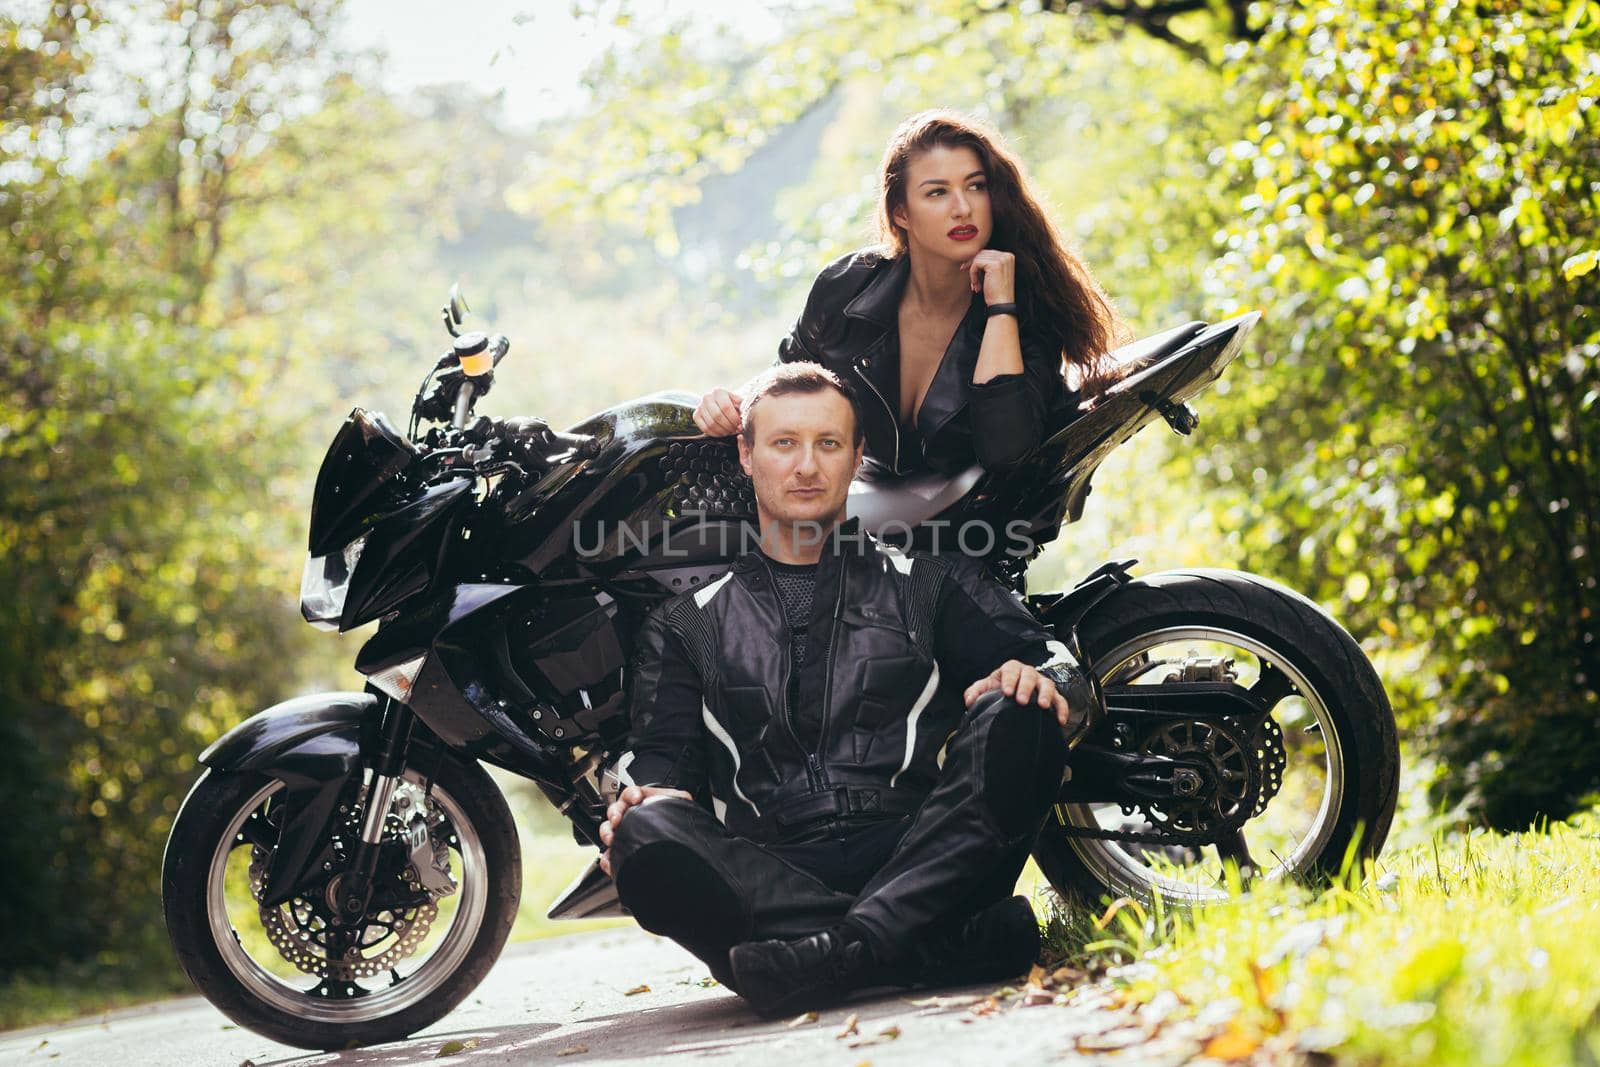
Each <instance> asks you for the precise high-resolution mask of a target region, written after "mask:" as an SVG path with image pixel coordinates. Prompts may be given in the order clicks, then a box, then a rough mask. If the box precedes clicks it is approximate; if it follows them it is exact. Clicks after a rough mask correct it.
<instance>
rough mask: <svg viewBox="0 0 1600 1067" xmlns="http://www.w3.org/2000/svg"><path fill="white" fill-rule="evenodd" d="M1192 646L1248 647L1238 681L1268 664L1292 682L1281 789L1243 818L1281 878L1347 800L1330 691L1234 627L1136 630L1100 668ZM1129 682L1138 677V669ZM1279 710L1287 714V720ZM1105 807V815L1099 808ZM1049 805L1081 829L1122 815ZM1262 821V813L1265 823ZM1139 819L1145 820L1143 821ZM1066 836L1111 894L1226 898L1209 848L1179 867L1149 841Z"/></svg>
mask: <svg viewBox="0 0 1600 1067" xmlns="http://www.w3.org/2000/svg"><path fill="white" fill-rule="evenodd" d="M1174 646H1176V647H1174ZM1195 646H1206V647H1204V648H1203V653H1204V654H1206V655H1215V654H1217V653H1218V651H1219V648H1218V646H1220V647H1221V648H1223V649H1226V650H1228V651H1229V652H1242V653H1245V654H1246V656H1245V657H1239V668H1240V670H1239V673H1240V684H1241V685H1244V684H1246V682H1247V681H1251V682H1253V681H1255V680H1259V678H1260V674H1261V671H1262V669H1263V667H1264V665H1266V664H1270V665H1271V666H1272V667H1273V668H1276V669H1277V670H1278V671H1280V672H1282V674H1283V675H1284V676H1286V678H1287V680H1288V681H1289V682H1290V683H1291V685H1292V686H1293V691H1292V694H1291V696H1289V697H1284V698H1281V699H1280V700H1278V701H1277V702H1275V704H1274V705H1273V708H1272V713H1273V717H1274V718H1275V719H1277V720H1278V721H1279V723H1280V725H1281V726H1282V727H1283V731H1284V742H1285V750H1286V754H1287V757H1288V765H1287V766H1286V768H1285V772H1284V784H1283V787H1282V789H1281V791H1280V792H1279V793H1278V795H1277V796H1276V797H1274V798H1273V799H1272V800H1271V801H1270V802H1269V803H1268V805H1267V808H1266V810H1265V811H1263V812H1262V813H1261V814H1260V815H1259V816H1256V817H1255V818H1252V819H1251V820H1249V821H1248V822H1246V824H1245V828H1244V831H1243V832H1244V833H1245V834H1246V835H1249V836H1257V835H1261V834H1262V831H1263V830H1265V831H1266V834H1265V836H1266V837H1267V841H1265V842H1263V847H1262V850H1261V851H1260V852H1258V851H1257V846H1256V845H1252V846H1251V847H1250V850H1249V854H1250V855H1251V857H1252V858H1253V859H1254V861H1255V862H1256V864H1257V865H1258V867H1259V868H1260V871H1261V874H1260V876H1261V877H1264V878H1267V879H1280V878H1286V877H1292V876H1296V875H1301V874H1304V873H1306V872H1308V871H1309V870H1310V868H1311V867H1312V865H1313V864H1314V863H1315V862H1317V861H1318V860H1320V859H1321V858H1322V856H1323V853H1324V851H1325V849H1326V848H1327V846H1328V843H1329V841H1330V840H1331V839H1332V837H1333V835H1334V833H1335V831H1336V828H1337V823H1338V813H1339V809H1340V807H1341V806H1342V804H1343V800H1344V756H1343V749H1342V745H1341V739H1340V736H1339V731H1338V727H1337V724H1336V723H1335V721H1334V718H1333V715H1332V713H1331V712H1330V711H1329V709H1328V701H1327V698H1326V697H1325V696H1324V695H1323V693H1321V692H1319V691H1318V690H1317V689H1316V687H1315V686H1313V685H1312V684H1311V682H1310V680H1309V678H1308V677H1307V674H1306V672H1305V670H1304V669H1303V668H1302V667H1301V666H1300V665H1299V664H1297V663H1295V662H1294V661H1293V659H1292V658H1291V657H1289V656H1286V655H1284V654H1282V653H1281V652H1280V651H1279V650H1278V649H1276V648H1274V647H1272V646H1271V645H1269V644H1267V643H1265V642H1262V641H1260V640H1257V639H1256V638H1253V637H1248V636H1246V635H1244V634H1241V633H1238V632H1237V631H1233V630H1228V629H1225V628H1220V627H1201V626H1175V627H1167V628H1164V629H1160V630H1154V631H1151V632H1149V633H1144V634H1140V635H1138V636H1136V637H1134V638H1131V639H1130V640H1128V641H1125V642H1123V643H1122V644H1121V645H1118V646H1117V647H1116V648H1114V649H1112V650H1111V651H1110V652H1108V653H1106V654H1104V655H1102V656H1100V657H1098V658H1097V661H1096V664H1095V668H1096V674H1097V675H1098V676H1099V677H1100V680H1101V682H1102V683H1104V682H1105V681H1106V680H1107V679H1110V678H1116V677H1117V676H1118V674H1119V672H1126V671H1130V670H1138V660H1139V657H1140V656H1146V657H1148V658H1149V659H1150V660H1152V661H1159V660H1162V659H1169V660H1170V657H1172V656H1173V655H1174V654H1176V655H1177V656H1178V657H1180V658H1181V657H1182V656H1183V655H1185V654H1189V653H1191V652H1199V651H1201V648H1197V647H1195ZM1145 670H1146V671H1148V670H1150V668H1148V667H1147V668H1145ZM1247 672H1248V673H1253V674H1254V675H1255V678H1254V679H1249V678H1248V677H1247ZM1141 673H1142V672H1141ZM1135 684H1139V683H1138V676H1136V677H1135ZM1145 684H1160V683H1159V682H1146V683H1145ZM1286 705H1288V708H1287V709H1286V707H1285V706H1286ZM1284 716H1287V717H1288V719H1289V721H1288V722H1285V719H1284ZM1313 739H1314V740H1313ZM1307 763H1310V764H1311V766H1307V765H1306V764H1307ZM1319 765H1320V766H1319ZM1291 776H1293V777H1292V778H1291ZM1311 778H1320V788H1319V789H1318V788H1313V787H1314V783H1313V782H1312V781H1311ZM1286 794H1287V796H1286ZM1285 801H1288V803H1284V802H1285ZM1107 807H1109V808H1110V811H1109V813H1108V812H1107V811H1106V810H1105V809H1106V808H1107ZM1275 809H1276V810H1275ZM1055 811H1056V816H1055V818H1058V819H1061V820H1063V821H1065V822H1066V823H1067V824H1069V825H1073V826H1080V827H1086V828H1094V827H1101V828H1105V827H1108V826H1110V825H1112V824H1115V823H1116V822H1118V821H1119V816H1120V812H1118V810H1117V809H1116V806H1115V805H1110V806H1102V805H1089V804H1061V805H1057V806H1056V809H1055ZM1302 816H1303V818H1302ZM1269 817H1273V818H1271V819H1269ZM1263 820H1267V821H1266V822H1265V823H1263ZM1139 822H1140V823H1141V824H1142V823H1144V820H1143V819H1140V820H1139ZM1301 822H1303V823H1304V824H1305V825H1304V828H1303V830H1298V831H1297V830H1295V829H1294V826H1293V825H1292V824H1297V823H1301ZM1258 824H1260V825H1258ZM1050 825H1054V819H1053V820H1052V822H1051V823H1050V824H1047V827H1046V832H1049V826H1050ZM1137 828H1139V829H1146V828H1147V827H1146V826H1143V825H1141V826H1140V827H1137ZM1288 837H1292V838H1293V844H1292V846H1291V847H1288V848H1285V847H1282V842H1283V840H1285V839H1286V838H1288ZM1066 840H1067V843H1068V845H1069V846H1070V847H1071V849H1072V851H1073V852H1074V853H1076V855H1077V856H1078V858H1079V859H1080V860H1081V861H1082V862H1083V864H1084V865H1085V866H1086V867H1088V868H1089V871H1090V872H1091V873H1092V874H1093V875H1094V876H1095V878H1097V879H1098V880H1099V882H1100V883H1101V884H1102V885H1104V886H1105V887H1106V888H1107V889H1109V890H1110V891H1111V892H1113V893H1114V894H1116V895H1119V896H1133V897H1138V898H1142V899H1145V900H1148V899H1149V898H1150V897H1151V896H1152V895H1153V893H1154V892H1157V891H1159V892H1160V894H1161V896H1162V897H1163V898H1164V899H1167V900H1177V901H1189V902H1202V901H1210V900H1224V899H1227V897H1228V896H1229V893H1228V891H1227V889H1226V888H1225V885H1226V881H1225V879H1224V877H1223V861H1222V859H1221V858H1220V855H1218V856H1217V857H1216V858H1212V857H1211V856H1209V855H1208V854H1210V853H1214V852H1216V849H1215V847H1214V846H1209V845H1208V846H1205V848H1204V850H1203V851H1202V852H1201V853H1200V855H1199V857H1198V859H1199V862H1196V863H1191V864H1187V865H1183V864H1171V863H1169V862H1163V859H1170V857H1164V858H1154V857H1152V855H1151V853H1152V850H1153V849H1154V848H1155V846H1149V845H1143V846H1141V845H1139V844H1135V843H1132V842H1117V841H1106V840H1097V839H1094V838H1085V837H1068V838H1067V839H1066Z"/></svg>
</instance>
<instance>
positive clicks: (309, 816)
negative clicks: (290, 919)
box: [200, 693, 381, 907]
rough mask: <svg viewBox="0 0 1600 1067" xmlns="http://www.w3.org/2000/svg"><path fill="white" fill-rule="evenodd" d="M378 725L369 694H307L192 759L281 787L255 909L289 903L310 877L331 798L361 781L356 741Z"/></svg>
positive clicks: (335, 802)
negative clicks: (278, 816)
mask: <svg viewBox="0 0 1600 1067" xmlns="http://www.w3.org/2000/svg"><path fill="white" fill-rule="evenodd" d="M380 718H381V711H380V708H379V702H378V698H377V697H375V696H373V695H372V694H371V693H313V694H311V695H309V696H303V697H296V698H295V699H293V700H286V701H284V702H283V703H281V704H275V705H273V706H272V707H270V708H268V709H266V710H265V711H262V712H258V713H257V714H255V715H253V716H251V717H250V718H248V719H246V720H245V721H244V722H241V723H240V724H239V725H237V726H235V727H234V728H233V729H231V730H229V731H228V732H227V733H226V734H223V735H222V737H220V738H218V739H217V740H216V741H215V742H213V743H212V744H211V745H210V746H209V747H208V748H207V749H206V750H205V751H204V752H202V753H200V762H201V764H202V765H204V766H206V767H210V768H212V769H213V770H218V771H252V772H256V773H259V774H265V775H268V776H270V777H273V778H276V779H278V780H279V781H280V782H282V783H283V784H284V786H285V793H284V797H283V800H282V803H283V805H284V812H285V816H284V820H283V823H282V826H281V827H280V829H279V833H278V843H277V847H275V848H274V849H273V851H272V859H271V861H270V862H269V863H268V865H267V877H266V887H265V889H264V891H263V894H262V898H261V903H262V904H263V905H265V906H269V907H270V906H273V905H276V904H281V903H283V902H284V901H286V900H289V899H290V898H291V897H293V896H294V895H295V894H296V893H297V892H299V890H300V887H301V885H302V884H303V883H304V881H305V880H306V879H307V877H308V876H310V875H312V874H314V873H316V872H317V864H318V861H319V859H320V857H321V853H322V848H323V846H324V842H325V841H326V838H327V828H328V825H329V823H330V821H331V820H332V819H333V817H334V815H335V813H336V811H337V808H338V804H339V796H340V794H342V793H343V792H344V790H345V787H346V786H347V785H348V784H349V783H351V782H352V781H359V779H360V777H361V749H362V733H363V731H367V732H369V733H370V732H372V731H375V730H376V729H377V725H378V721H379V719H380Z"/></svg>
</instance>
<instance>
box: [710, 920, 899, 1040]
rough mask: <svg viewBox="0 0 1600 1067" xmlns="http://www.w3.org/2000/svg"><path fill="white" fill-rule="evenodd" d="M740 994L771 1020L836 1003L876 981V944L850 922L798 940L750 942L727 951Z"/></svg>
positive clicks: (758, 1012) (759, 1012)
mask: <svg viewBox="0 0 1600 1067" xmlns="http://www.w3.org/2000/svg"><path fill="white" fill-rule="evenodd" d="M728 961H729V963H730V964H731V965H732V967H733V980H734V984H735V988H736V989H737V990H738V992H739V995H740V996H742V997H744V999H745V1000H746V1001H748V1002H749V1003H750V1006H751V1007H752V1008H754V1009H755V1011H756V1014H758V1015H762V1016H765V1017H766V1018H769V1019H777V1018H782V1017H783V1016H786V1015H794V1014H797V1013H799V1012H802V1011H813V1010H815V1009H817V1008H825V1007H829V1006H830V1005H833V1004H837V1003H839V1002H840V1001H842V1000H844V999H845V997H847V996H849V995H850V994H851V993H853V992H855V991H856V990H857V989H861V988H864V987H866V986H868V985H872V984H875V980H876V975H877V972H878V970H879V968H878V967H877V961H876V960H875V959H874V958H873V954H872V949H871V948H870V947H869V946H868V945H867V944H866V942H864V941H862V940H860V939H859V938H857V937H855V936H853V934H852V932H851V930H850V929H849V928H848V927H834V928H833V929H831V930H824V931H822V932H821V933H820V934H812V935H811V936H810V937H801V938H797V939H795V940H793V941H747V942H745V943H744V944H742V945H735V946H733V950H732V951H731V952H729V953H728Z"/></svg>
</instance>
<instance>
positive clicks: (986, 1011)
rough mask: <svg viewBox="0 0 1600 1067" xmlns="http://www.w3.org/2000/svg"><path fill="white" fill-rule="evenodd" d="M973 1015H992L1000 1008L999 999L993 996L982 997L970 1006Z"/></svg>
mask: <svg viewBox="0 0 1600 1067" xmlns="http://www.w3.org/2000/svg"><path fill="white" fill-rule="evenodd" d="M971 1010H972V1014H974V1015H993V1014H994V1013H995V1012H997V1011H999V1010H1000V1001H998V1000H996V999H995V998H994V997H984V998H983V1000H981V1001H979V1002H978V1003H977V1004H974V1005H973V1006H972V1009H971Z"/></svg>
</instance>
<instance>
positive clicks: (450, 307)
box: [439, 282, 472, 337]
mask: <svg viewBox="0 0 1600 1067" xmlns="http://www.w3.org/2000/svg"><path fill="white" fill-rule="evenodd" d="M471 310H472V309H471V308H469V307H467V298H466V297H465V296H464V295H462V292H461V283H460V282H456V283H455V284H453V285H451V286H450V302H449V303H448V304H446V305H445V306H444V307H442V308H440V309H439V315H440V317H441V318H443V319H444V328H445V332H446V333H448V334H449V335H450V336H451V337H457V336H459V335H460V331H459V327H460V326H461V324H462V323H463V322H465V321H466V318H467V315H468V314H469V313H470V312H471Z"/></svg>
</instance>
